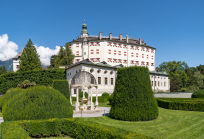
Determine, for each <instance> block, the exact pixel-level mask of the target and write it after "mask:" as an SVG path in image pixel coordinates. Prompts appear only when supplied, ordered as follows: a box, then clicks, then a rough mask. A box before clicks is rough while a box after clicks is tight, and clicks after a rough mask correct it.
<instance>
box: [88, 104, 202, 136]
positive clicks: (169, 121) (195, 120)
mask: <svg viewBox="0 0 204 139" xmlns="http://www.w3.org/2000/svg"><path fill="white" fill-rule="evenodd" d="M88 119H90V120H91V121H94V122H97V123H100V124H104V125H109V126H114V127H118V128H122V129H125V130H129V131H133V132H137V133H142V134H145V135H149V136H152V137H156V138H168V139H203V138H204V112H197V111H181V110H168V109H163V108H159V117H158V118H157V119H156V120H152V121H143V122H129V121H119V120H115V119H111V118H109V117H107V116H104V117H96V118H88Z"/></svg>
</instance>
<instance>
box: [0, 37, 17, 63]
mask: <svg viewBox="0 0 204 139" xmlns="http://www.w3.org/2000/svg"><path fill="white" fill-rule="evenodd" d="M16 50H18V45H17V44H15V43H14V42H12V41H9V40H8V35H7V34H3V35H2V36H0V60H1V61H6V60H9V59H11V58H13V57H15V56H16V55H17V52H16Z"/></svg>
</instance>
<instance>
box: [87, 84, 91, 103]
mask: <svg viewBox="0 0 204 139" xmlns="http://www.w3.org/2000/svg"><path fill="white" fill-rule="evenodd" d="M88 105H91V101H90V87H88Z"/></svg>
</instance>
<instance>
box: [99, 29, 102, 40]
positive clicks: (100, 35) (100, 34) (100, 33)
mask: <svg viewBox="0 0 204 139" xmlns="http://www.w3.org/2000/svg"><path fill="white" fill-rule="evenodd" d="M101 39H102V32H101V31H100V32H99V40H101Z"/></svg>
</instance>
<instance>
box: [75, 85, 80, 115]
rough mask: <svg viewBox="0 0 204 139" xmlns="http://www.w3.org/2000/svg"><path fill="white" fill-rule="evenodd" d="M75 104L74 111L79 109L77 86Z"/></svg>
mask: <svg viewBox="0 0 204 139" xmlns="http://www.w3.org/2000/svg"><path fill="white" fill-rule="evenodd" d="M76 99H77V100H76V105H75V107H76V111H79V89H78V88H76Z"/></svg>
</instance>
